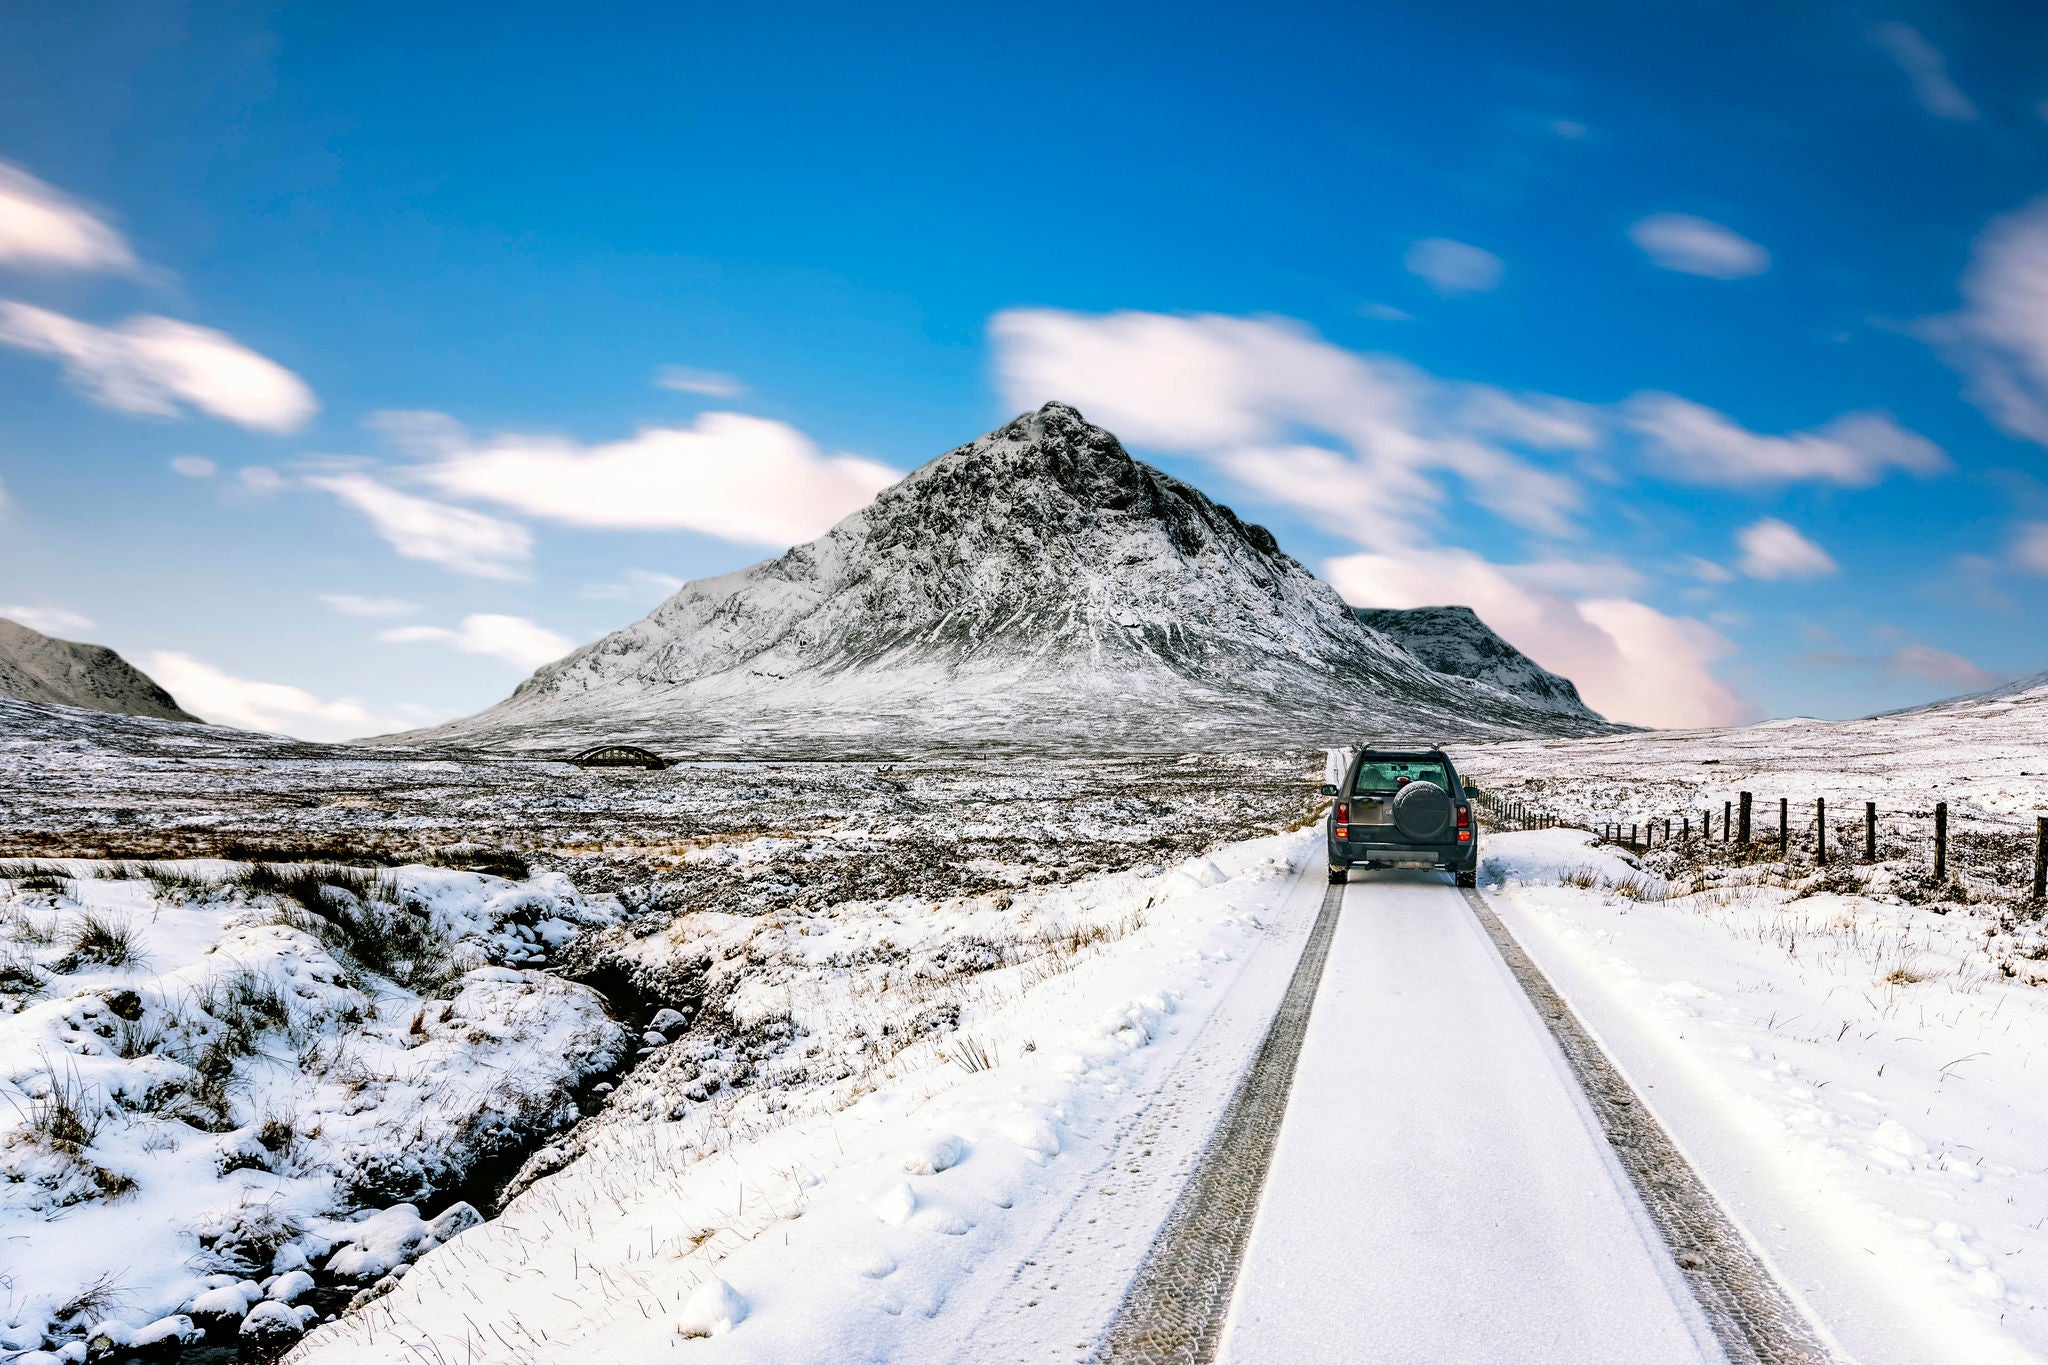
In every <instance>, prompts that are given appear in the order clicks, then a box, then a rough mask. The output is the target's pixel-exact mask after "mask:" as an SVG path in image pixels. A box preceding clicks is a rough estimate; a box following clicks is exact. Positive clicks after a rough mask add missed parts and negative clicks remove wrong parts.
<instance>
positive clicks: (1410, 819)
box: [1323, 749, 1479, 886]
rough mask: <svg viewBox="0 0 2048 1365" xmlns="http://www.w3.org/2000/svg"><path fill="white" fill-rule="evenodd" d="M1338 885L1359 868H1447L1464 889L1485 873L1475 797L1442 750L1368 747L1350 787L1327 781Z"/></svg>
mask: <svg viewBox="0 0 2048 1365" xmlns="http://www.w3.org/2000/svg"><path fill="white" fill-rule="evenodd" d="M1323 795H1325V796H1334V797H1336V798H1337V799H1336V800H1335V801H1334V802H1332V803H1331V805H1330V815H1329V821H1328V823H1327V825H1326V826H1325V830H1326V832H1327V834H1328V836H1329V838H1328V842H1329V847H1330V880H1331V881H1333V882H1341V881H1343V880H1344V879H1345V877H1346V875H1347V874H1348V873H1349V872H1350V871H1351V869H1352V868H1354V867H1440V868H1443V869H1445V870H1446V871H1448V872H1450V873H1451V874H1452V875H1453V876H1454V877H1455V878H1456V879H1457V882H1458V885H1460V886H1472V885H1475V884H1476V882H1477V876H1478V872H1479V822H1478V820H1477V819H1475V818H1474V816H1473V814H1472V793H1471V792H1470V790H1468V789H1467V788H1466V787H1465V785H1464V784H1463V783H1462V782H1460V781H1459V780H1458V769H1457V767H1456V765H1454V764H1453V763H1452V762H1451V758H1450V755H1449V754H1446V753H1445V752H1444V751H1443V750H1442V749H1361V750H1359V751H1358V754H1357V755H1356V756H1355V757H1354V758H1353V759H1352V760H1351V765H1350V767H1348V768H1346V769H1345V770H1344V781H1343V784H1342V785H1341V786H1340V785H1336V784H1332V783H1326V784H1324V786H1323Z"/></svg>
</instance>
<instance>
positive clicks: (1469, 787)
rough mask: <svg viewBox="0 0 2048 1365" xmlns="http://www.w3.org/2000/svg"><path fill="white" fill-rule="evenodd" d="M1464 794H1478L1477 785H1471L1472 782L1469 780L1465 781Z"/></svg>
mask: <svg viewBox="0 0 2048 1365" xmlns="http://www.w3.org/2000/svg"><path fill="white" fill-rule="evenodd" d="M1465 795H1467V796H1477V795H1479V788H1477V787H1475V786H1473V785H1472V784H1471V783H1470V782H1467V783H1466V784H1465Z"/></svg>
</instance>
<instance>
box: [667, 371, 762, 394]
mask: <svg viewBox="0 0 2048 1365" xmlns="http://www.w3.org/2000/svg"><path fill="white" fill-rule="evenodd" d="M654 385H655V387H656V388H661V389H668V390H670V391H672V392H675V393H701V394H705V395H706V396H708V397H711V398H737V397H739V395H741V394H743V393H745V392H746V391H747V386H746V385H744V384H742V383H740V381H739V379H738V378H737V377H735V376H733V375H729V374H726V373H725V372H723V371H721V370H694V369H691V368H690V367H689V366H688V365H664V366H662V367H661V368H660V369H658V370H656V371H655V372H654Z"/></svg>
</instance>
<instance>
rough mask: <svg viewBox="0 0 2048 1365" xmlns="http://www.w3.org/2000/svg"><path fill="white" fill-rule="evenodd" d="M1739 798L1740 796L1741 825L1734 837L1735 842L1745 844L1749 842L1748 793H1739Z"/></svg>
mask: <svg viewBox="0 0 2048 1365" xmlns="http://www.w3.org/2000/svg"><path fill="white" fill-rule="evenodd" d="M1741 798H1742V825H1741V828H1740V831H1739V833H1738V834H1737V837H1736V842H1737V843H1739V844H1743V845H1747V844H1748V843H1749V793H1748V792H1743V793H1741Z"/></svg>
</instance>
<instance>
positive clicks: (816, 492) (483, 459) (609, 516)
mask: <svg viewBox="0 0 2048 1365" xmlns="http://www.w3.org/2000/svg"><path fill="white" fill-rule="evenodd" d="M409 473H410V475H411V477H415V478H418V479H420V480H422V481H424V482H426V483H428V484H431V485H432V486H433V487H435V488H436V489H438V490H440V491H441V492H443V493H446V494H449V495H451V496H454V497H460V498H474V499H478V500H481V501H486V502H496V503H500V504H502V505H504V506H507V507H511V508H515V509H517V510H518V511H521V512H524V513H526V514H528V515H529V516H536V517H545V518H548V519H549V520H553V521H560V522H566V523H568V524H570V525H573V526H597V527H606V528H618V529H627V530H648V531H701V532H703V533H705V534H706V535H713V536H717V537H719V538H720V539H723V540H730V541H735V542H738V543H740V544H744V545H770V546H784V545H793V544H796V543H797V542H799V541H805V540H810V539H812V538H813V537H815V536H818V535H820V534H822V533H823V532H825V531H826V530H828V529H829V528H830V527H831V526H832V525H833V524H834V523H835V522H837V521H839V520H840V519H841V518H843V517H845V516H847V515H849V514H851V513H853V512H855V511H858V510H859V509H860V508H862V507H865V506H866V505H867V504H868V503H869V502H870V501H872V500H873V498H874V496H875V494H877V493H879V492H880V491H881V490H882V489H884V488H886V487H888V486H889V485H890V484H892V483H894V482H896V480H898V479H900V478H902V477H903V475H902V471H900V470H896V469H891V468H890V467H889V466H887V465H883V464H877V463H875V462H874V461H873V460H864V459H860V458H858V457H856V456H852V455H826V454H825V453H823V452H822V451H820V450H819V449H818V447H817V446H816V445H815V444H813V443H812V441H811V440H810V438H809V437H807V436H805V435H804V434H803V433H802V432H800V431H798V430H797V429H796V428H795V427H792V426H789V425H787V424H786V423H782V422H773V421H769V420H767V419H765V418H760V417H748V416H745V415H743V414H740V413H734V412H707V413H705V414H703V415H702V416H700V417H698V418H697V420H696V422H695V423H694V424H692V425H691V426H688V427H648V428H644V429H642V430H641V431H639V432H638V433H636V434H635V435H633V436H632V437H630V438H628V439H626V440H623V441H612V442H608V443H605V444H601V445H591V446H586V445H581V444H579V443H577V442H575V441H572V440H569V439H568V438H566V437H560V436H546V435H524V434H518V433H507V434H503V435H498V436H493V437H491V438H489V439H487V440H484V441H480V442H477V443H474V444H465V445H460V446H449V445H444V446H443V447H442V448H441V451H440V454H439V457H438V458H436V459H434V460H432V461H430V462H429V463H426V464H422V465H419V466H416V467H414V468H413V469H412V470H411V471H409Z"/></svg>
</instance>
